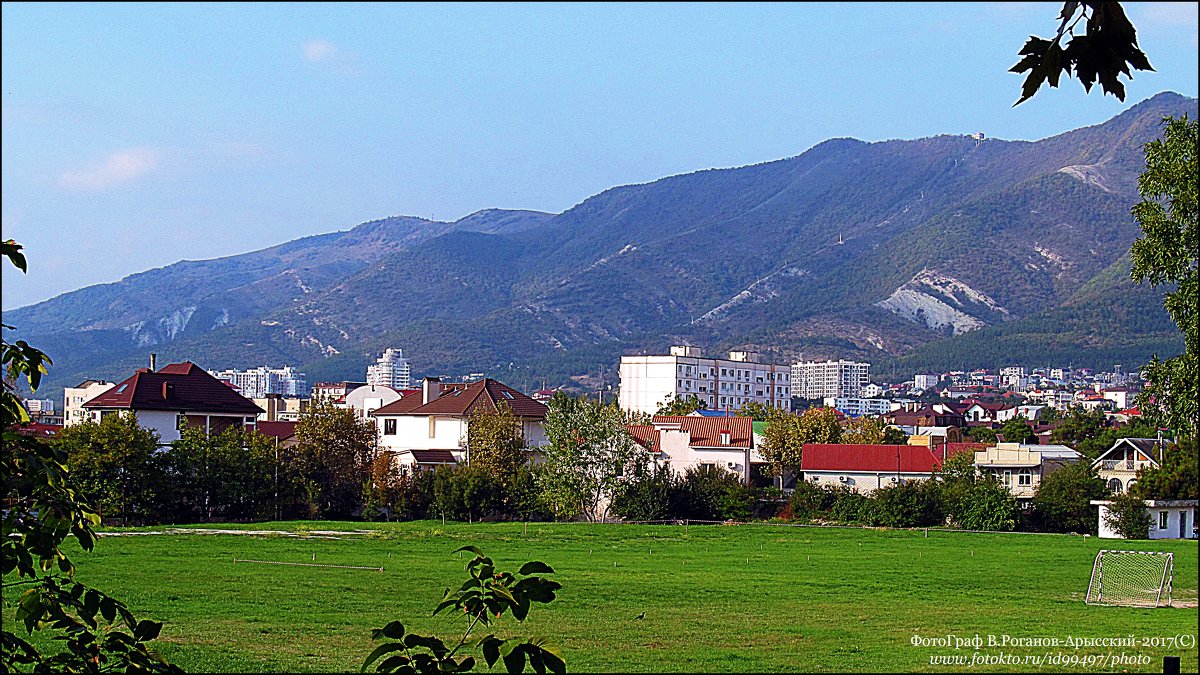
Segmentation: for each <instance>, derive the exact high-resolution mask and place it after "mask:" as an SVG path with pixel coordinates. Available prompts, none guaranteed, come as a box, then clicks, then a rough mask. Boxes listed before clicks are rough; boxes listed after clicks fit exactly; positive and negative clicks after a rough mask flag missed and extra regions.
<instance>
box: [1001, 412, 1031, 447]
mask: <svg viewBox="0 0 1200 675" xmlns="http://www.w3.org/2000/svg"><path fill="white" fill-rule="evenodd" d="M1000 434H1001V435H1003V436H1004V441H1005V442H1006V443H1036V442H1037V434H1035V433H1033V428H1032V427H1030V426H1029V420H1027V419H1025V418H1024V417H1021V416H1020V415H1017V416H1016V417H1011V418H1009V419H1008V420H1007V421H1005V422H1004V426H1002V427H1000Z"/></svg>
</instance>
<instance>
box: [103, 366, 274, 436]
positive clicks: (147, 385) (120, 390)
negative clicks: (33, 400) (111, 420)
mask: <svg viewBox="0 0 1200 675" xmlns="http://www.w3.org/2000/svg"><path fill="white" fill-rule="evenodd" d="M81 407H82V408H83V410H84V411H85V414H87V415H90V417H91V419H93V420H95V421H100V420H101V419H103V418H104V417H105V416H107V415H113V414H116V413H120V412H132V413H134V415H136V416H137V420H138V424H139V425H140V426H142V427H145V428H147V429H151V430H154V431H156V432H158V435H159V437H160V439H161V440H162V442H163V443H170V442H172V441H177V440H179V438H180V430H181V429H183V428H184V426H185V425H186V426H197V427H200V428H202V429H204V430H205V431H207V432H209V433H219V432H221V431H223V430H224V429H227V428H229V427H231V426H253V425H254V423H255V420H256V419H257V418H258V415H259V413H261V412H263V409H262V408H260V407H258V406H257V405H255V403H254V402H253V401H251V400H250V399H248V398H246V397H244V396H242V395H241V394H239V393H237V392H236V391H234V390H233V389H231V388H230V387H229V386H228V385H227V384H226V383H224V382H222V381H221V380H218V379H217V378H215V377H213V376H212V375H210V374H209V373H208V372H207V371H206V370H204V369H203V368H201V367H200V366H197V365H196V364H194V363H192V362H191V361H184V362H183V363H172V364H170V365H167V366H163V368H162V369H161V370H158V371H154V370H151V369H149V368H139V369H138V370H137V372H135V373H134V374H133V375H132V376H130V377H128V378H126V379H125V380H123V381H121V382H118V383H117V385H116V386H115V387H113V388H111V389H109V390H107V391H104V392H102V393H101V394H99V395H97V396H95V397H94V398H92V399H91V400H89V401H87V402H86V403H84V404H83V405H82V406H81Z"/></svg>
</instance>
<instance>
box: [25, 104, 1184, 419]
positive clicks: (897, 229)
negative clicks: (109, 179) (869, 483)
mask: <svg viewBox="0 0 1200 675" xmlns="http://www.w3.org/2000/svg"><path fill="white" fill-rule="evenodd" d="M1185 113H1186V114H1188V115H1189V116H1191V117H1193V118H1194V117H1195V116H1196V114H1197V101H1196V99H1193V98H1185V97H1182V96H1179V95H1177V94H1174V93H1169V92H1167V93H1162V94H1159V95H1157V96H1155V97H1153V98H1151V99H1148V100H1146V101H1143V102H1141V103H1139V104H1137V105H1134V106H1132V107H1130V108H1129V109H1128V110H1126V111H1125V112H1123V113H1121V114H1120V115H1118V116H1116V117H1114V118H1112V119H1111V120H1109V121H1107V122H1104V123H1103V124H1099V125H1096V126H1091V127H1085V128H1081V129H1076V130H1074V131H1070V132H1067V133H1063V134H1060V135H1057V136H1054V137H1051V138H1046V139H1042V140H1039V141H1006V140H1000V139H992V138H986V137H985V136H984V135H983V134H972V135H942V136H935V137H931V138H922V139H915V140H891V141H881V142H874V143H867V142H863V141H859V140H855V139H851V138H839V139H833V140H829V141H825V142H823V143H821V144H819V145H817V146H814V147H813V148H811V149H809V150H808V151H806V152H804V153H802V154H800V155H797V156H795V157H790V158H787V159H781V160H777V161H772V162H765V163H762V164H755V165H752V166H745V167H738V168H730V169H710V170H704V171H697V172H695V173H689V174H685V175H678V176H671V177H667V178H663V179H660V180H657V181H653V182H650V183H645V184H640V185H625V186H620V187H614V188H611V189H609V190H606V191H604V192H602V193H600V194H598V195H595V196H593V197H590V198H588V199H586V200H584V201H583V202H581V203H580V204H578V205H576V206H575V207H573V208H571V209H569V210H567V211H565V212H563V213H560V214H551V213H542V212H537V211H520V210H500V209H489V210H484V211H480V212H478V213H474V214H471V215H470V216H467V217H465V218H463V219H461V220H458V221H455V222H441V221H433V220H426V219H422V218H414V217H404V216H396V217H390V218H384V219H381V220H374V221H370V222H366V223H363V224H361V225H358V226H357V227H354V228H353V229H350V230H347V231H341V232H333V233H329V234H322V235H316V236H311V237H305V238H302V239H297V240H295V241H291V242H287V243H284V244H280V245H278V246H274V247H271V248H267V249H263V250H260V251H255V252H251V253H246V254H243V255H236V256H230V257H226V258H219V259H214V260H202V261H181V262H178V263H175V264H173V265H169V266H167V267H163V268H160V269H154V270H150V271H147V272H143V273H140V274H134V275H131V276H128V277H126V278H125V279H122V280H121V281H119V282H116V283H111V284H101V285H96V286H90V287H87V288H83V289H80V290H77V291H73V292H70V293H66V294H63V295H60V296H58V297H55V298H53V299H51V300H47V301H45V302H41V303H37V304H35V305H30V306H27V307H22V308H18V309H14V310H10V311H8V312H6V313H5V323H7V324H11V325H13V326H14V327H15V329H14V333H15V336H16V337H19V338H22V339H26V340H28V341H29V342H30V343H31V344H33V345H35V346H37V347H39V348H41V349H43V350H44V351H46V352H47V353H48V354H49V355H50V356H51V358H53V359H54V365H53V367H52V368H51V370H50V375H49V376H48V378H47V379H46V385H45V387H44V390H43V391H46V392H48V393H49V394H50V395H57V393H58V392H60V391H61V387H62V386H71V385H73V384H75V383H76V382H77V381H80V380H83V379H87V378H104V379H109V380H114V379H115V380H120V379H122V378H124V377H126V376H128V374H129V373H130V372H132V370H133V369H135V368H137V367H141V366H143V365H145V364H146V362H147V359H148V354H149V353H150V352H156V353H157V354H158V357H159V360H160V362H167V361H173V360H183V359H188V360H191V361H194V362H196V363H199V364H200V365H202V366H204V367H206V368H211V369H218V368H220V369H223V368H234V367H250V366H256V365H264V364H268V365H272V366H275V367H278V366H281V365H283V364H291V365H296V366H299V367H300V368H301V369H302V370H304V371H305V372H306V373H308V376H309V381H310V382H315V381H319V380H340V379H352V380H353V379H359V380H361V379H362V377H363V374H364V372H365V367H366V365H367V364H368V363H370V362H372V361H373V360H374V358H375V357H376V356H378V353H379V352H381V351H382V350H383V349H384V348H385V347H393V346H394V347H401V348H403V349H404V350H405V354H406V356H407V357H408V358H409V359H410V361H411V362H412V363H413V368H414V372H415V373H422V374H445V375H455V374H462V373H468V372H487V373H488V374H489V375H491V376H493V377H496V378H498V379H501V380H502V381H506V382H509V383H510V384H512V385H513V386H516V387H518V388H523V389H530V388H533V386H534V385H535V384H536V385H537V386H541V384H542V383H543V382H544V383H546V384H548V385H551V386H553V385H560V386H561V385H566V386H568V387H575V388H577V389H585V388H591V389H595V388H596V387H599V386H604V385H606V384H607V385H611V386H615V385H616V378H615V376H614V373H615V369H616V365H617V362H618V361H619V358H620V355H621V354H628V353H665V351H666V349H667V347H668V346H669V345H670V344H678V343H688V344H693V345H698V346H701V347H702V348H704V350H705V351H706V353H709V354H719V353H721V352H722V351H725V350H728V349H733V348H738V349H749V350H757V351H760V352H762V353H763V354H764V355H765V356H767V357H768V358H770V359H773V360H775V361H777V362H779V363H788V362H792V361H794V360H797V359H799V358H805V359H810V358H822V359H823V358H854V359H865V360H868V361H871V362H872V363H873V364H875V370H874V372H875V373H877V374H879V375H880V376H882V377H884V378H887V377H889V374H891V375H903V374H910V373H912V372H917V371H923V370H946V369H951V368H973V367H997V366H1001V365H1009V364H1022V365H1028V366H1043V365H1049V364H1061V365H1075V366H1091V367H1099V366H1105V367H1107V366H1111V365H1113V364H1114V363H1121V364H1124V365H1125V366H1126V367H1127V368H1131V367H1136V366H1137V365H1139V364H1141V363H1144V362H1145V361H1147V360H1148V359H1149V358H1150V356H1151V355H1152V354H1155V353H1157V354H1158V355H1159V356H1169V355H1173V354H1175V353H1178V352H1179V351H1181V350H1182V339H1181V338H1180V336H1179V333H1178V331H1177V330H1176V328H1175V326H1174V325H1173V324H1172V323H1171V321H1170V319H1169V318H1168V316H1167V315H1166V313H1165V312H1164V311H1163V309H1162V294H1163V293H1164V292H1165V290H1166V289H1164V288H1152V287H1148V286H1138V285H1134V284H1133V283H1132V282H1131V281H1130V280H1129V266H1130V261H1129V257H1128V251H1129V246H1130V244H1131V243H1132V242H1133V240H1134V239H1136V238H1137V237H1138V236H1139V234H1140V231H1139V229H1138V226H1137V223H1136V222H1135V221H1134V220H1133V218H1132V216H1131V215H1130V207H1132V205H1133V204H1134V203H1136V202H1137V201H1138V200H1139V195H1138V191H1137V176H1138V174H1139V173H1140V172H1141V171H1142V169H1143V167H1144V155H1143V150H1142V147H1143V145H1144V144H1145V143H1146V142H1148V141H1150V140H1153V139H1154V138H1156V137H1158V135H1159V134H1160V132H1161V128H1162V124H1161V123H1162V119H1163V117H1164V116H1167V115H1174V116H1178V115H1182V114H1185ZM164 359H165V360H164Z"/></svg>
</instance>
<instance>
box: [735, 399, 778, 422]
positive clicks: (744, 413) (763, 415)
mask: <svg viewBox="0 0 1200 675" xmlns="http://www.w3.org/2000/svg"><path fill="white" fill-rule="evenodd" d="M772 410H774V408H772V407H771V406H769V405H766V404H765V403H759V402H758V401H746V402H745V403H744V404H742V407H740V408H738V409H737V411H736V412H734V414H735V415H737V416H738V417H749V418H751V419H753V420H754V421H755V422H766V421H767V419H769V418H770V416H771V411H772Z"/></svg>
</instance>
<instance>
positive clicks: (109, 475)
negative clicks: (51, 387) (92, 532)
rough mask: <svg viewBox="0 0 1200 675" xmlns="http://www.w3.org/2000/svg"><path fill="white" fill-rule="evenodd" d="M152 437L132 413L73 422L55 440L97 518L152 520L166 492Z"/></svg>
mask: <svg viewBox="0 0 1200 675" xmlns="http://www.w3.org/2000/svg"><path fill="white" fill-rule="evenodd" d="M158 441H159V438H158V434H157V433H155V432H153V431H151V430H149V429H143V428H142V427H140V426H138V421H137V417H136V416H135V415H134V414H133V413H132V412H125V413H119V414H115V415H107V416H105V417H104V419H102V420H100V421H99V422H95V421H92V420H87V421H85V422H81V423H79V424H73V425H71V426H69V427H66V428H64V429H63V430H62V432H60V433H59V434H58V436H57V438H56V439H55V442H56V443H57V444H58V445H59V447H61V448H62V449H63V450H65V451H66V453H67V466H69V467H70V468H71V472H72V473H73V474H74V475H75V479H76V480H77V481H78V483H79V485H80V486H81V487H82V488H83V490H84V495H85V497H86V498H87V499H88V500H89V501H90V502H91V503H92V504H93V505H95V506H96V508H98V509H99V510H100V515H101V517H104V518H110V519H112V518H120V519H122V520H125V521H127V522H128V521H129V520H130V519H133V520H135V521H143V522H144V521H155V520H158V517H157V516H158V513H157V511H158V509H157V502H158V498H159V497H160V496H165V494H164V493H165V492H167V491H168V490H167V489H166V485H164V484H163V480H162V472H161V471H160V467H159V463H158V462H157V461H156V459H157V458H156V456H155V450H156V449H157V446H158Z"/></svg>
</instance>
